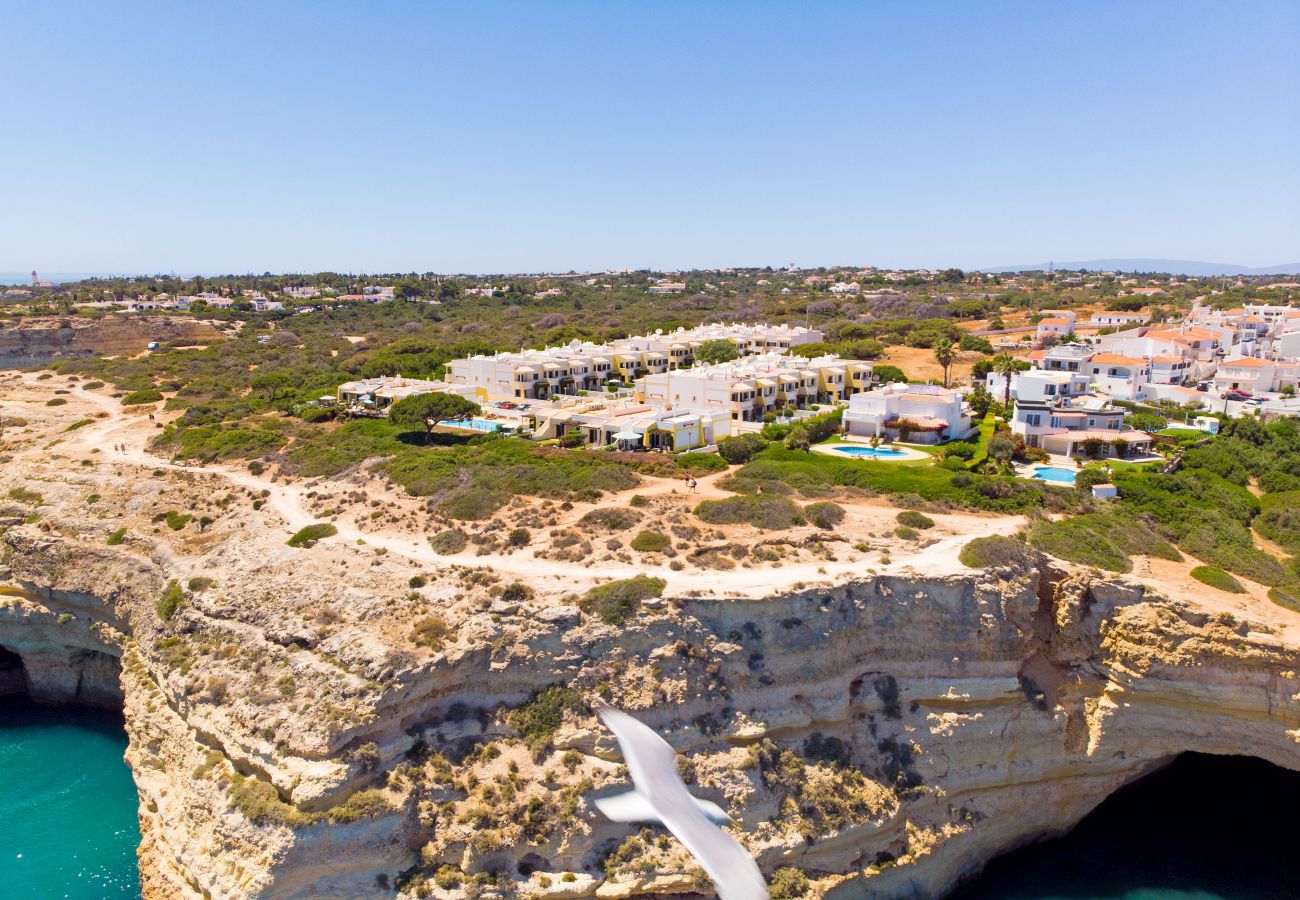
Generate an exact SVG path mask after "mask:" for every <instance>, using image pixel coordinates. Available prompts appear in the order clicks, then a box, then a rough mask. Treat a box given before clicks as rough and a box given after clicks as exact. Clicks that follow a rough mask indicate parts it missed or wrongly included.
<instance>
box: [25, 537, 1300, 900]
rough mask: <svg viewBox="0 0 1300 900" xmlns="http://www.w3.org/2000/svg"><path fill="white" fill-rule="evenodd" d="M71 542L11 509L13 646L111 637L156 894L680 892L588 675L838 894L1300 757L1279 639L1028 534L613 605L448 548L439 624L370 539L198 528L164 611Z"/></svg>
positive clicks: (162, 583)
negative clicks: (247, 539)
mask: <svg viewBox="0 0 1300 900" xmlns="http://www.w3.org/2000/svg"><path fill="white" fill-rule="evenodd" d="M85 537H86V535H85V534H83V533H78V530H77V529H76V528H75V527H72V526H66V527H63V528H59V527H55V526H52V525H51V523H50V522H48V521H47V522H45V523H37V524H26V525H17V526H15V527H11V528H10V529H9V530H8V531H7V532H6V533H5V535H4V537H3V541H4V545H5V563H4V568H7V569H8V572H7V581H8V584H10V585H11V587H13V588H14V589H15V592H14V593H10V594H9V595H7V596H5V597H3V598H0V601H3V602H0V616H2V617H3V618H2V619H0V645H4V646H6V647H7V648H9V649H10V650H13V651H15V652H17V653H18V654H19V655H21V656H23V658H24V661H26V660H28V659H32V660H38V661H39V660H44V662H40V663H39V664H34V665H32V666H31V667H29V668H28V670H27V677H28V680H29V682H30V685H31V687H32V689H33V690H34V691H36V692H39V691H42V690H47V689H48V690H54V688H53V687H51V685H53V684H54V683H55V682H58V684H61V685H63V687H61V688H58V690H60V691H63V693H62V694H61V695H60V696H63V697H65V698H66V697H68V695H67V693H66V686H67V684H68V683H69V682H70V678H71V675H70V674H69V673H70V672H71V671H72V670H73V668H75V666H72V664H71V663H69V664H68V665H62V666H61V665H58V664H55V661H57V660H58V659H62V658H64V657H63V656H61V655H60V654H65V651H69V648H71V652H69V653H67V655H66V658H67V659H68V660H78V661H80V662H81V663H86V661H87V660H91V661H92V662H91V663H90V664H88V665H82V668H81V669H78V670H77V671H80V672H83V674H82V675H79V676H78V682H79V683H82V684H100V683H101V682H102V679H101V678H97V677H96V676H95V674H94V673H102V671H104V668H105V667H106V666H109V667H111V663H110V662H108V661H107V660H111V659H113V658H120V659H121V690H122V694H123V696H124V707H125V712H126V720H127V727H128V731H129V734H130V739H131V741H130V749H129V751H128V760H129V762H130V763H131V766H132V770H133V772H134V775H135V778H136V783H137V785H138V787H139V791H140V797H141V813H140V815H141V825H142V831H143V835H144V840H143V844H142V847H141V869H142V873H143V876H144V884H145V891H146V895H147V896H149V897H214V898H224V897H230V898H234V897H307V896H313V897H366V896H392V895H393V894H394V893H395V892H396V891H397V890H398V889H399V888H401V889H402V891H403V892H404V893H405V894H406V895H407V896H429V895H433V896H460V895H465V894H483V893H504V894H509V893H519V894H525V895H534V896H557V897H558V896H586V895H593V894H594V895H597V896H602V897H617V896H627V895H631V894H635V893H666V892H681V891H693V890H698V889H700V887H701V886H702V885H701V882H700V879H699V873H698V871H696V870H693V869H692V867H691V866H690V865H689V861H688V860H687V859H686V858H685V857H684V856H683V855H682V853H681V851H680V850H679V849H678V848H677V846H676V844H675V843H674V842H671V841H666V840H665V841H660V840H658V839H657V838H656V837H655V836H652V835H647V836H640V835H638V833H637V831H636V829H634V828H631V827H629V826H624V825H614V824H611V823H608V822H605V821H603V820H602V818H601V817H600V816H599V814H598V813H596V812H595V811H594V809H593V808H592V806H591V803H590V801H591V798H592V797H594V796H600V795H603V794H605V793H611V792H614V791H616V790H620V789H622V788H623V787H625V784H626V778H625V773H624V772H623V770H622V768H621V766H619V765H618V761H617V760H618V757H617V752H616V750H615V748H614V747H613V745H612V743H611V741H610V740H609V738H608V736H607V735H606V734H605V733H603V732H602V731H601V730H600V729H599V728H598V727H597V725H596V723H595V720H594V719H593V718H591V717H590V716H589V715H588V714H587V713H586V712H585V711H584V710H583V709H581V707H580V706H579V705H577V704H576V703H575V702H574V698H575V697H581V696H585V695H592V694H602V695H604V696H607V697H610V698H611V699H612V700H614V701H615V702H617V703H619V704H621V705H623V706H625V707H627V708H630V709H633V710H636V711H638V713H639V715H641V717H642V718H643V719H645V720H646V721H647V722H649V723H650V724H652V725H654V726H655V727H657V728H659V729H660V730H661V731H662V732H663V733H665V734H666V736H668V738H669V740H670V741H671V742H672V743H674V745H675V746H677V747H678V748H679V749H680V750H681V752H682V754H683V758H684V760H685V762H684V767H685V769H686V770H687V774H688V777H689V778H690V779H691V780H692V781H694V783H695V785H696V789H697V791H698V793H700V794H701V795H702V796H705V797H708V798H709V799H713V800H715V801H717V802H718V803H720V804H721V805H722V806H723V807H724V808H726V809H728V811H729V812H730V813H731V814H732V815H733V816H734V817H735V819H736V820H737V822H738V823H739V827H740V831H741V833H742V837H743V839H744V840H745V841H746V843H747V844H748V846H749V847H750V848H751V849H752V850H753V851H754V852H755V853H756V855H757V856H758V858H759V860H760V863H761V865H762V866H763V868H764V870H765V871H767V872H768V873H769V874H770V873H771V872H773V871H774V870H776V869H777V868H779V867H794V868H797V869H800V870H802V871H804V872H806V873H807V875H808V876H809V878H811V879H813V883H814V889H815V890H817V891H819V892H824V893H827V894H830V895H833V896H837V897H859V896H882V897H884V896H890V897H892V896H934V895H937V894H940V893H942V892H943V890H945V889H946V888H947V887H949V886H950V885H951V884H952V883H954V882H955V880H957V879H958V878H960V877H961V876H962V875H963V874H964V873H967V872H969V871H972V870H974V869H976V868H978V866H979V865H981V864H982V863H983V862H984V861H985V860H987V859H988V858H989V857H990V856H991V855H993V854H996V853H998V852H1001V851H1004V850H1006V849H1009V848H1010V847H1012V846H1014V845H1016V844H1018V843H1021V842H1023V841H1026V840H1031V839H1033V838H1035V837H1038V836H1041V835H1044V834H1049V833H1053V832H1056V831H1060V830H1062V829H1065V828H1068V827H1069V826H1070V825H1072V824H1073V823H1074V822H1076V821H1077V820H1078V819H1079V818H1080V817H1082V816H1083V815H1084V814H1086V812H1087V811H1088V810H1090V809H1091V808H1092V807H1093V806H1094V805H1095V804H1096V803H1098V802H1100V800H1101V799H1103V798H1104V797H1105V796H1106V795H1107V794H1108V793H1110V792H1111V791H1113V790H1114V789H1115V788H1116V787H1118V786H1119V785H1121V784H1123V783H1125V782H1127V781H1129V780H1131V779H1132V778H1134V777H1137V776H1138V775H1141V774H1142V773H1144V772H1146V771H1148V770H1150V769H1151V768H1152V767H1154V766H1158V765H1160V764H1161V763H1163V762H1164V761H1166V760H1168V759H1169V758H1171V757H1172V756H1173V755H1176V754H1177V753H1180V752H1183V751H1187V750H1196V751H1201V752H1207V753H1247V754H1251V755H1255V756H1260V757H1263V758H1265V759H1268V760H1270V761H1272V762H1274V763H1277V764H1279V765H1283V766H1287V767H1290V768H1300V675H1298V674H1297V673H1300V649H1297V647H1296V646H1295V644H1294V642H1293V641H1292V640H1290V637H1289V635H1288V634H1287V633H1286V632H1284V631H1280V630H1279V629H1278V628H1276V626H1275V625H1272V624H1269V623H1266V622H1263V621H1255V620H1253V619H1252V618H1251V617H1250V616H1249V615H1245V616H1233V615H1230V614H1225V613H1218V614H1211V613H1209V612H1207V611H1205V610H1203V609H1201V608H1199V607H1198V606H1197V605H1196V604H1195V603H1193V602H1190V601H1185V600H1179V599H1171V598H1167V597H1161V596H1158V595H1156V594H1154V593H1151V592H1150V591H1148V590H1147V589H1146V588H1144V587H1142V586H1141V585H1139V584H1137V583H1136V582H1128V581H1123V580H1103V579H1100V578H1097V577H1094V576H1091V575H1089V574H1088V573H1083V572H1073V573H1071V572H1065V571H1058V570H1056V569H1053V568H1051V567H1050V566H1048V565H1047V564H1046V561H1040V563H1041V564H1036V565H1025V566H1023V567H1021V568H1019V569H1008V570H1000V571H997V572H993V573H975V572H972V573H971V574H969V575H966V576H947V577H936V578H932V579H929V578H925V577H923V576H915V577H901V576H878V577H866V578H863V579H861V580H857V581H853V582H850V583H846V584H841V585H835V586H830V587H817V588H810V589H804V590H789V591H786V592H784V593H782V594H780V595H779V596H774V597H768V598H761V599H760V598H754V599H741V600H732V599H728V600H698V599H690V598H685V597H672V598H666V599H665V600H663V601H661V602H658V603H655V604H649V605H647V606H646V607H644V608H642V609H641V610H640V611H639V612H638V614H637V615H635V616H634V617H631V618H629V619H628V621H627V622H625V623H623V624H622V625H619V626H611V625H606V624H603V623H601V622H600V621H598V620H596V619H591V618H588V617H587V616H586V615H584V614H583V613H581V612H580V611H579V610H578V609H577V608H575V607H574V606H572V605H570V604H569V602H566V601H567V600H568V599H569V598H568V597H566V595H565V594H564V593H563V592H562V591H560V590H555V589H549V590H548V589H546V588H543V587H541V586H540V585H539V586H536V587H535V588H530V589H529V590H527V591H518V590H516V591H513V592H503V590H502V585H500V584H495V583H493V580H492V579H491V577H490V576H488V575H485V574H483V573H481V572H477V571H476V570H473V569H472V568H463V569H453V570H449V571H447V572H445V573H442V574H441V575H439V576H438V577H437V578H435V579H434V580H433V583H432V584H430V585H428V586H427V587H423V588H422V589H421V590H422V596H423V598H424V600H423V602H426V603H427V601H428V599H429V598H430V597H437V598H440V599H441V601H442V605H443V607H445V610H446V613H445V614H446V618H447V625H448V627H449V634H448V635H447V637H446V639H445V641H443V642H442V645H441V647H440V648H439V649H437V650H436V651H435V650H430V649H429V648H427V647H424V648H421V647H416V646H414V645H412V644H410V643H409V642H407V641H406V640H405V638H406V635H407V634H408V626H407V625H405V624H404V625H403V627H401V628H397V627H394V626H393V624H392V623H394V622H398V621H400V622H403V623H408V622H409V619H410V616H411V611H410V610H409V609H408V608H407V607H405V606H403V605H402V603H403V601H402V600H400V599H397V598H400V596H401V594H402V593H403V591H402V587H403V585H402V579H403V578H404V577H405V576H406V575H407V574H408V573H409V570H408V569H407V568H404V567H402V566H400V565H398V564H397V563H396V562H394V561H392V560H389V559H382V558H380V559H377V560H373V561H371V562H374V565H370V564H367V565H366V566H365V568H361V567H360V563H359V560H360V553H361V551H360V550H355V549H354V550H350V551H348V552H346V553H345V552H344V551H342V550H335V551H332V553H331V554H322V553H321V552H320V550H319V548H318V550H314V551H311V554H309V555H307V556H306V557H305V558H304V556H302V555H299V556H294V557H287V556H285V555H284V554H283V552H282V551H281V552H278V553H267V554H263V555H262V556H260V557H259V556H257V555H256V554H249V553H244V554H243V555H240V554H237V553H235V551H233V550H230V549H226V550H224V551H223V550H222V548H221V547H219V546H216V545H214V547H212V548H210V550H211V552H213V553H217V554H221V553H222V552H225V554H226V555H225V558H224V564H225V566H226V568H225V570H224V573H223V574H222V575H221V576H220V577H219V578H218V579H217V583H216V584H215V585H214V586H212V587H210V588H207V589H199V590H195V591H193V592H191V593H189V594H187V596H186V599H185V601H184V602H183V603H182V604H181V606H180V607H179V609H178V610H177V611H176V612H175V614H174V615H173V616H171V617H168V618H166V619H164V618H163V617H161V616H160V614H159V611H158V601H159V598H160V597H161V596H162V595H163V594H164V592H165V590H166V587H167V584H168V582H169V581H171V580H173V579H177V578H184V577H185V576H186V575H188V574H191V573H192V570H185V571H182V570H181V567H179V566H178V565H177V563H176V561H175V560H174V559H173V558H171V556H170V555H169V554H167V553H165V552H163V551H162V550H160V549H159V548H158V547H157V546H147V545H145V544H144V543H143V542H138V543H135V544H128V545H126V546H124V547H106V546H102V542H100V544H101V545H96V544H92V543H91V542H90V541H89V540H86V539H84V538H85ZM333 555H337V556H339V557H342V558H343V559H345V560H346V562H347V564H348V565H347V567H346V568H347V571H346V573H344V572H343V571H342V570H341V569H336V570H334V571H335V574H334V575H333V577H331V576H330V575H329V574H328V573H330V572H331V569H332V567H333V566H334V565H335V564H336V563H337V562H338V561H339V560H338V559H335V558H333ZM407 601H409V602H412V603H414V602H415V601H414V600H411V599H410V598H409V597H408V598H407ZM87 652H88V653H93V654H97V655H96V656H93V657H90V656H85V655H84V653H87ZM84 672H91V676H89V680H87V677H88V676H87V675H85V674H84ZM47 678H48V679H49V680H48V681H47ZM99 691H100V689H99V688H97V689H96V694H95V695H96V696H101V694H100V692H99ZM539 693H540V697H539ZM74 696H75V694H74ZM101 699H105V700H107V699H111V698H108V697H106V696H101ZM521 708H522V710H523V711H522V712H519V711H518V710H520V709H521Z"/></svg>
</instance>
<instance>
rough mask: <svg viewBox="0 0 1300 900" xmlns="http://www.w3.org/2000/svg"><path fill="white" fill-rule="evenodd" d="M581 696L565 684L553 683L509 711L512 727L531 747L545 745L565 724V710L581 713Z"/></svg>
mask: <svg viewBox="0 0 1300 900" xmlns="http://www.w3.org/2000/svg"><path fill="white" fill-rule="evenodd" d="M582 710H583V705H582V695H581V694H580V693H578V691H577V690H575V689H574V688H571V687H567V686H566V685H561V684H553V685H551V686H550V687H548V688H546V689H545V690H543V691H539V692H538V693H536V694H534V695H533V697H532V699H531V700H529V701H528V702H527V703H525V704H524V705H523V706H521V707H519V708H518V709H516V710H513V711H512V712H511V713H510V717H509V721H510V726H511V727H512V728H515V729H516V730H518V731H519V732H521V733H522V734H523V736H524V740H525V741H527V742H528V743H529V744H530V745H532V746H539V745H545V744H547V743H549V742H550V739H551V735H553V734H555V732H557V731H559V729H560V726H561V725H563V724H564V714H565V712H566V711H567V712H582Z"/></svg>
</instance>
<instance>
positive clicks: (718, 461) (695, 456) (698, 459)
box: [677, 438, 727, 472]
mask: <svg viewBox="0 0 1300 900" xmlns="http://www.w3.org/2000/svg"><path fill="white" fill-rule="evenodd" d="M723 440H726V438H724V439H723ZM677 465H679V466H681V467H682V468H683V469H685V470H686V471H688V472H721V471H722V470H723V469H725V468H726V467H727V461H726V460H725V459H723V458H722V457H721V456H720V455H719V454H717V453H683V454H682V455H681V456H679V457H677Z"/></svg>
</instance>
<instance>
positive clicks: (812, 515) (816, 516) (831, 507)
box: [803, 500, 844, 531]
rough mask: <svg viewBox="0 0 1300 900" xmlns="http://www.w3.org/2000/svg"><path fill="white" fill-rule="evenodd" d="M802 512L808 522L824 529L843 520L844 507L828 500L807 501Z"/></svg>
mask: <svg viewBox="0 0 1300 900" xmlns="http://www.w3.org/2000/svg"><path fill="white" fill-rule="evenodd" d="M803 514H804V518H806V519H807V520H808V521H809V522H811V523H812V524H814V525H816V526H817V527H818V528H821V529H824V530H826V531H830V530H831V529H832V528H834V527H835V526H836V525H839V524H840V523H841V522H843V521H844V507H842V506H840V505H839V504H838V503H832V502H831V501H829V500H822V501H819V502H817V503H809V504H808V505H807V506H805V507H804V508H803Z"/></svg>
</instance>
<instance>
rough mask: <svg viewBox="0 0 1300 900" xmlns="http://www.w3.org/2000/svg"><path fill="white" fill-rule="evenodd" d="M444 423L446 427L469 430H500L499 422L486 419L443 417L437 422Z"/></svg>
mask: <svg viewBox="0 0 1300 900" xmlns="http://www.w3.org/2000/svg"><path fill="white" fill-rule="evenodd" d="M438 424H439V425H446V426H447V427H448V428H468V429H470V430H471V431H500V430H501V423H500V422H490V421H488V420H487V419H444V420H443V421H441V422H439V423H438Z"/></svg>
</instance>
